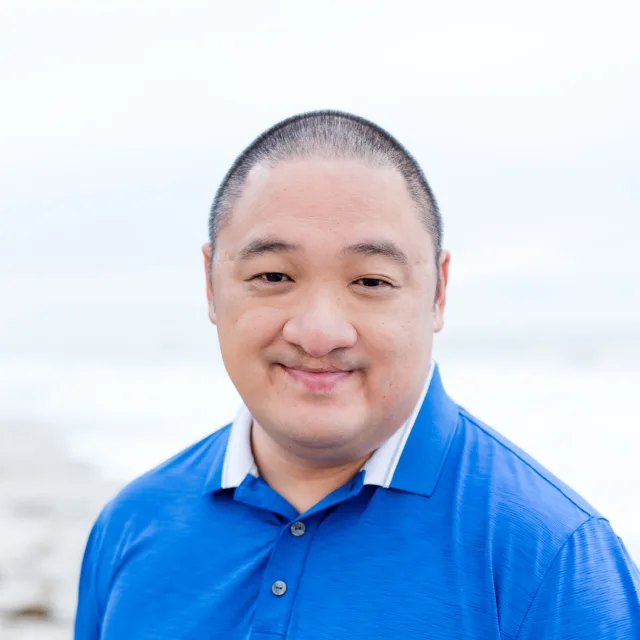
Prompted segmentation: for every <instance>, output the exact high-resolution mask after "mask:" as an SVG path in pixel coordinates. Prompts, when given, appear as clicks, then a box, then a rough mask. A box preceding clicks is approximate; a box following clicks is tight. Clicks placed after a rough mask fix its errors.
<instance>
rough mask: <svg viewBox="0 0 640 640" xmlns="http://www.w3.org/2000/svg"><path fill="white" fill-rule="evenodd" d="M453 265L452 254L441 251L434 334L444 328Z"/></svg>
mask: <svg viewBox="0 0 640 640" xmlns="http://www.w3.org/2000/svg"><path fill="white" fill-rule="evenodd" d="M450 264H451V254H450V253H449V252H448V251H441V252H440V258H439V260H438V273H439V278H438V280H439V285H438V290H437V291H436V299H435V305H434V315H435V318H434V326H433V332H434V333H438V332H440V331H442V328H443V327H444V309H445V306H446V304H447V284H448V283H449V265H450Z"/></svg>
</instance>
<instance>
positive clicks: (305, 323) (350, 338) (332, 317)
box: [282, 292, 358, 358]
mask: <svg viewBox="0 0 640 640" xmlns="http://www.w3.org/2000/svg"><path fill="white" fill-rule="evenodd" d="M282 335H283V337H284V339H285V340H286V341H287V342H290V343H291V344H295V345H296V346H298V347H300V348H301V349H303V350H304V351H305V352H306V353H308V354H309V355H310V356H311V357H313V358H322V357H324V356H326V355H328V354H329V353H331V352H332V351H334V350H335V349H345V348H348V347H352V346H354V345H355V343H356V341H357V339H358V336H357V333H356V330H355V328H354V326H353V325H352V324H351V323H350V322H349V321H348V320H347V318H346V317H345V314H344V310H343V309H342V308H341V306H340V300H339V299H338V298H336V296H335V295H331V294H329V293H326V292H325V293H323V294H317V295H314V296H313V297H311V298H310V299H308V300H306V301H305V304H304V305H302V306H301V307H300V308H299V309H298V310H297V312H296V313H295V314H294V315H293V317H291V318H290V319H289V320H288V321H287V323H286V324H285V325H284V328H283V330H282Z"/></svg>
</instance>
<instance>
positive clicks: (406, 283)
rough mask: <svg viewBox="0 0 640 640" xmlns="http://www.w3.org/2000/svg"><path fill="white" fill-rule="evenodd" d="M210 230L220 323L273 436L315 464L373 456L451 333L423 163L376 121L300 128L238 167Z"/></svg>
mask: <svg viewBox="0 0 640 640" xmlns="http://www.w3.org/2000/svg"><path fill="white" fill-rule="evenodd" d="M209 233H210V237H209V242H208V243H207V244H206V245H205V246H204V248H203V251H204V258H205V272H206V277H207V297H208V303H209V316H210V319H211V321H212V322H213V323H214V324H215V325H216V326H217V329H218V335H219V341H220V347H221V352H222V357H223V360H224V363H225V367H226V369H227V371H228V373H229V376H230V377H231V380H232V381H233V383H234V384H235V386H236V388H237V389H238V391H239V393H240V395H241V396H242V398H243V400H244V402H245V403H246V405H247V407H248V408H249V410H250V411H251V413H252V415H253V416H254V419H255V421H256V423H257V425H258V426H259V427H260V429H261V430H262V431H264V432H265V433H266V434H267V435H268V436H269V438H271V440H273V441H274V442H275V443H276V444H278V445H280V446H281V447H283V448H284V449H285V450H286V451H288V452H290V453H292V454H295V455H296V456H298V457H301V458H305V459H307V460H309V461H310V462H323V461H328V462H343V461H344V462H346V461H348V460H350V459H356V458H358V457H360V456H363V455H366V454H367V453H370V452H371V451H373V450H374V449H375V448H376V447H377V446H379V445H380V444H381V443H382V442H383V441H384V440H385V439H386V438H388V437H389V436H390V435H391V434H392V433H393V432H394V431H395V430H397V429H398V428H399V427H400V426H401V425H402V423H403V422H404V420H406V418H407V417H408V416H409V415H410V413H411V410H412V409H413V406H414V405H415V403H416V402H417V400H418V398H419V396H420V392H421V390H422V387H423V384H424V381H425V378H426V375H427V373H428V369H429V366H430V360H431V351H432V344H433V335H434V333H436V332H438V331H440V330H441V329H442V326H443V313H444V307H445V290H446V285H447V279H448V267H449V255H448V253H447V252H444V251H443V250H442V246H441V245H442V222H441V218H440V213H439V211H438V207H437V204H436V201H435V198H434V197H433V194H432V192H431V190H430V188H429V186H428V184H427V182H426V179H425V177H424V175H423V173H422V171H421V169H420V168H419V166H418V164H417V163H416V161H415V160H414V159H413V158H412V156H411V155H410V154H409V153H408V152H407V151H406V150H405V149H404V147H402V146H401V145H400V144H399V143H398V142H397V141H396V140H395V139H394V138H392V137H391V136H390V135H389V134H388V133H387V132H385V131H384V130H383V129H381V128H380V127H378V126H377V125H375V124H373V123H371V122H368V121H366V120H363V119H362V118H358V117H356V116H352V115H350V114H345V113H341V112H327V111H324V112H314V113H308V114H303V115H301V116H296V117H294V118H290V119H288V120H285V121H284V122H282V123H280V124H278V125H276V126H274V127H273V128H271V129H270V130H268V131H267V132H265V133H264V134H262V135H261V136H260V137H259V138H257V139H256V140H255V141H254V142H253V143H252V144H251V145H250V146H249V147H248V148H247V149H246V150H245V151H244V152H243V153H242V154H241V155H240V157H239V158H238V159H237V160H236V162H235V163H234V165H233V166H232V167H231V169H230V170H229V172H228V174H227V176H226V177H225V179H224V181H223V182H222V184H221V186H220V188H219V190H218V192H217V194H216V197H215V200H214V203H213V206H212V209H211V216H210V220H209Z"/></svg>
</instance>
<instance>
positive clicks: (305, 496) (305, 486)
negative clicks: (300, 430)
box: [251, 421, 371, 513]
mask: <svg viewBox="0 0 640 640" xmlns="http://www.w3.org/2000/svg"><path fill="white" fill-rule="evenodd" d="M251 447H252V449H253V457H254V459H255V461H256V465H257V466H258V469H259V470H260V475H261V476H262V478H264V480H265V482H266V483H267V484H268V485H269V486H270V487H271V488H272V489H273V490H274V491H277V492H278V493H279V494H280V495H281V496H282V497H283V498H284V499H285V500H287V501H288V502H289V503H290V504H291V505H292V506H293V507H294V508H295V509H296V510H297V511H298V513H304V512H305V511H307V510H309V509H310V508H311V507H313V506H314V505H316V504H317V503H318V502H320V500H322V499H323V498H325V497H326V496H328V495H329V494H330V493H331V492H333V491H335V490H336V489H337V488H338V487H341V486H342V485H343V484H345V483H347V482H349V480H351V479H352V478H353V477H354V476H355V475H356V474H357V473H358V471H360V469H361V468H362V465H363V464H364V463H365V462H366V461H367V460H368V458H369V457H370V456H371V454H370V453H369V454H367V455H366V456H363V457H360V458H358V459H356V460H349V461H347V462H312V461H310V460H305V459H302V458H299V457H296V456H295V455H293V454H291V452H289V451H287V450H286V449H284V448H283V447H281V446H279V445H278V444H277V443H276V442H274V441H273V440H272V439H271V438H270V437H269V436H268V434H267V433H266V432H265V431H264V429H263V428H262V427H261V426H260V425H259V424H257V423H256V422H255V421H254V422H253V425H252V428H251Z"/></svg>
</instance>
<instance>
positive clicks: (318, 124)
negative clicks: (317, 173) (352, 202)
mask: <svg viewBox="0 0 640 640" xmlns="http://www.w3.org/2000/svg"><path fill="white" fill-rule="evenodd" d="M318 156H320V157H327V158H355V159H361V160H364V161H366V162H369V163H371V164H374V165H376V166H388V167H391V168H394V169H396V170H398V171H399V172H400V173H401V174H402V176H403V178H404V180H405V182H406V185H407V188H408V190H409V193H410V194H411V197H412V199H413V201H414V202H415V204H416V206H417V208H418V211H419V213H420V215H421V217H422V220H423V222H424V224H425V227H426V228H427V231H429V233H430V235H431V237H432V239H433V242H434V246H435V249H436V261H437V260H438V258H439V254H440V251H441V250H442V217H441V215H440V210H439V208H438V203H437V202H436V199H435V197H434V195H433V193H432V191H431V187H429V184H428V182H427V179H426V178H425V176H424V173H423V171H422V169H421V168H420V165H419V164H418V163H417V161H416V160H415V158H414V157H413V156H412V155H411V154H410V153H409V152H408V151H407V150H406V149H405V148H404V146H402V145H401V144H400V142H398V141H397V140H396V139H395V138H394V137H393V136H392V135H391V134H390V133H388V132H387V131H385V130H384V129H383V128H382V127H379V126H378V125H377V124H374V123H373V122H370V121H369V120H366V119H364V118H361V117H360V116H355V115H353V114H350V113H346V112H343V111H333V110H323V111H311V112H308V113H302V114H300V115H297V116H292V117H290V118H287V119H286V120H283V121H282V122H279V123H278V124H276V125H274V126H273V127H271V128H270V129H268V130H267V131H265V132H264V133H262V134H261V135H260V136H258V137H257V138H256V139H255V140H254V141H253V142H252V143H251V144H250V145H249V146H248V147H247V148H246V149H245V150H244V151H243V152H242V153H241V154H240V155H239V156H238V157H237V158H236V160H235V162H234V163H233V165H232V166H231V168H230V169H229V171H228V172H227V174H226V175H225V177H224V179H223V181H222V183H221V184H220V187H219V188H218V191H217V192H216V195H215V199H214V201H213V205H212V206H211V212H210V215H209V241H210V242H211V247H212V250H214V249H215V241H216V237H217V235H218V232H219V231H220V229H221V228H222V226H223V225H224V224H225V223H226V222H227V221H228V219H229V216H230V215H231V211H232V209H233V207H234V205H235V203H236V202H237V201H238V199H239V198H240V196H241V195H242V190H243V188H244V183H245V180H246V179H247V176H248V174H249V172H250V171H251V169H253V167H255V166H256V165H258V164H267V165H268V166H274V165H275V164H277V163H278V162H281V161H283V160H289V159H294V158H305V157H318Z"/></svg>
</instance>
